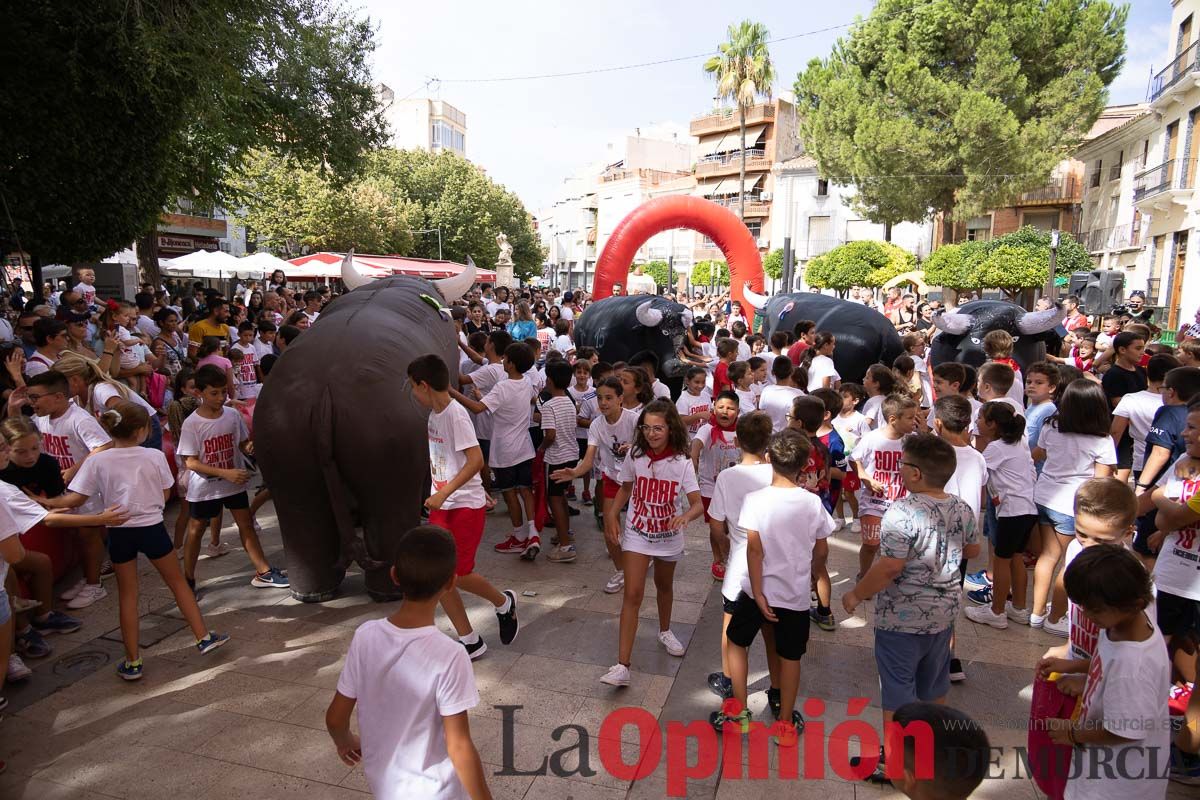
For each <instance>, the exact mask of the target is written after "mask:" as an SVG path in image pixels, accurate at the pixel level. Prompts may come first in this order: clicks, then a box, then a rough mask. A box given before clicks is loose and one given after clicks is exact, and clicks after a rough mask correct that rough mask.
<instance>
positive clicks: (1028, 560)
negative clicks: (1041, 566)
mask: <svg viewBox="0 0 1200 800" xmlns="http://www.w3.org/2000/svg"><path fill="white" fill-rule="evenodd" d="M1037 559H1038V557H1037V556H1035V555H1034V554H1033V553H1021V561H1023V562H1024V563H1025V569H1033V568H1034V567H1036V566H1037Z"/></svg>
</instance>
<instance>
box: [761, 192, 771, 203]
mask: <svg viewBox="0 0 1200 800" xmlns="http://www.w3.org/2000/svg"><path fill="white" fill-rule="evenodd" d="M759 197H761V198H762V201H763V202H764V203H769V202H771V193H770V192H763V193H762V194H760V195H759Z"/></svg>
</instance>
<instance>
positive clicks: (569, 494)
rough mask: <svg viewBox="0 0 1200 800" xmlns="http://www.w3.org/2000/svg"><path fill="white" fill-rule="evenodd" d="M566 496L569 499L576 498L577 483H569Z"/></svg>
mask: <svg viewBox="0 0 1200 800" xmlns="http://www.w3.org/2000/svg"><path fill="white" fill-rule="evenodd" d="M566 498H567V499H568V500H574V499H575V484H573V483H571V484H567V491H566Z"/></svg>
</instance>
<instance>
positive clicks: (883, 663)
mask: <svg viewBox="0 0 1200 800" xmlns="http://www.w3.org/2000/svg"><path fill="white" fill-rule="evenodd" d="M953 633H954V629H953V628H947V629H946V630H944V631H941V632H940V633H902V632H900V631H886V630H879V629H878V628H876V629H875V665H876V667H878V668H879V688H880V697H881V700H882V705H883V710H884V711H895V710H896V709H897V708H899V707H900V706H902V705H904V704H905V703H914V702H916V701H918V700H922V701H925V702H932V701H934V700H937V699H938V698H939V697H945V696H946V693H947V692H949V691H950V637H951V636H952V635H953Z"/></svg>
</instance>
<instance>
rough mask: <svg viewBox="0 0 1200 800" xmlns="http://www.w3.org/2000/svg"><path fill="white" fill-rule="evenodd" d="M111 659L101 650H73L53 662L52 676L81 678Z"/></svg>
mask: <svg viewBox="0 0 1200 800" xmlns="http://www.w3.org/2000/svg"><path fill="white" fill-rule="evenodd" d="M111 660H112V657H111V656H110V655H109V654H108V653H105V652H104V651H103V650H75V651H74V652H71V653H67V654H66V655H65V656H63V657H62V658H60V659H59V660H58V661H55V662H54V674H55V675H63V676H66V677H69V678H75V679H78V678H82V677H84V676H85V675H90V674H92V673H93V672H95V671H96V670H98V669H100V668H101V667H103V666H104V665H105V664H107V663H108V662H109V661H111Z"/></svg>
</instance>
